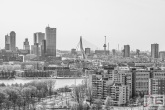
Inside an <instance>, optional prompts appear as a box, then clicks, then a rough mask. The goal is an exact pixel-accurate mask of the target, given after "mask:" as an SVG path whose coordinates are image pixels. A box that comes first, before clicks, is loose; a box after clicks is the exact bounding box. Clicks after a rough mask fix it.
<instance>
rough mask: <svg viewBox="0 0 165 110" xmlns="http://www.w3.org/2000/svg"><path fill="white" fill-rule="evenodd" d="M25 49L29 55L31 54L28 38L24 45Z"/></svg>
mask: <svg viewBox="0 0 165 110" xmlns="http://www.w3.org/2000/svg"><path fill="white" fill-rule="evenodd" d="M23 49H24V50H27V51H28V53H30V45H29V41H28V38H26V39H25V42H24V43H23Z"/></svg>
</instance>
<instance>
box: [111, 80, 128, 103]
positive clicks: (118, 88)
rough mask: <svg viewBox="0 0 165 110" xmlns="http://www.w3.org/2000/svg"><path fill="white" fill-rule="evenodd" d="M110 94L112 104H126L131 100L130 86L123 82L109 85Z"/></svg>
mask: <svg viewBox="0 0 165 110" xmlns="http://www.w3.org/2000/svg"><path fill="white" fill-rule="evenodd" d="M108 96H110V97H111V104H112V105H122V104H126V103H127V101H128V100H129V96H130V95H129V87H128V86H126V85H123V84H121V83H114V84H113V85H111V86H109V87H108Z"/></svg>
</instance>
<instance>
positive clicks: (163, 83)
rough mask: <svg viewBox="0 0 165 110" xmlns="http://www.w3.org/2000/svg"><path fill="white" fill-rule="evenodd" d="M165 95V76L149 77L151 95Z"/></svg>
mask: <svg viewBox="0 0 165 110" xmlns="http://www.w3.org/2000/svg"><path fill="white" fill-rule="evenodd" d="M154 94H159V95H165V78H151V79H149V95H154Z"/></svg>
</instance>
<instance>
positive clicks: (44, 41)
mask: <svg viewBox="0 0 165 110" xmlns="http://www.w3.org/2000/svg"><path fill="white" fill-rule="evenodd" d="M45 54H46V40H42V45H41V56H45Z"/></svg>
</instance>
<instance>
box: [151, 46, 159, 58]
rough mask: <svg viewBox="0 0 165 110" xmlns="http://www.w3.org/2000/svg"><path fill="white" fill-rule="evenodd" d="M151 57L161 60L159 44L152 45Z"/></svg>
mask: <svg viewBox="0 0 165 110" xmlns="http://www.w3.org/2000/svg"><path fill="white" fill-rule="evenodd" d="M151 57H152V58H159V44H151Z"/></svg>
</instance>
